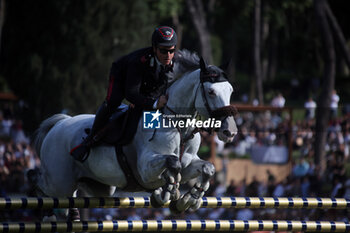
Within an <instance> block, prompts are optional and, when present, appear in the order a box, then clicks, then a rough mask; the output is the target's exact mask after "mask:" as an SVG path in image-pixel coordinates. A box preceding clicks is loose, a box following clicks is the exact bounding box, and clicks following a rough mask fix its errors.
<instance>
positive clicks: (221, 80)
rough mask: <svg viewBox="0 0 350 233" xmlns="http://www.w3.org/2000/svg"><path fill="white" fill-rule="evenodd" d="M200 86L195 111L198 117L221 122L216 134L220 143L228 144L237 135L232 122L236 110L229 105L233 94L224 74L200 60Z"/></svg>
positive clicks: (217, 68) (233, 121)
mask: <svg viewBox="0 0 350 233" xmlns="http://www.w3.org/2000/svg"><path fill="white" fill-rule="evenodd" d="M199 85H200V86H199V87H198V91H197V96H196V101H195V105H196V109H197V111H198V112H199V114H200V115H203V116H206V117H209V118H215V119H217V120H221V128H220V129H219V130H218V132H217V134H218V137H219V139H220V140H221V141H224V142H230V141H232V140H233V138H234V136H235V135H236V134H237V126H236V122H235V120H234V117H233V116H234V114H235V112H236V109H235V108H234V107H233V106H231V105H230V98H231V94H232V92H233V88H232V86H231V84H230V83H229V82H228V80H227V75H226V74H225V72H224V71H223V70H222V69H220V68H219V67H216V66H208V65H207V64H206V63H205V62H204V60H203V59H202V58H201V59H200V84H199Z"/></svg>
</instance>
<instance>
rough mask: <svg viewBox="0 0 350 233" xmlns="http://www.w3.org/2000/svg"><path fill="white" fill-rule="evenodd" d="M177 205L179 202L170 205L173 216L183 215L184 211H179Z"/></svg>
mask: <svg viewBox="0 0 350 233" xmlns="http://www.w3.org/2000/svg"><path fill="white" fill-rule="evenodd" d="M176 204H177V201H171V202H170V204H169V209H170V211H171V213H172V214H181V213H182V212H183V211H181V210H179V209H178V208H177V206H176Z"/></svg>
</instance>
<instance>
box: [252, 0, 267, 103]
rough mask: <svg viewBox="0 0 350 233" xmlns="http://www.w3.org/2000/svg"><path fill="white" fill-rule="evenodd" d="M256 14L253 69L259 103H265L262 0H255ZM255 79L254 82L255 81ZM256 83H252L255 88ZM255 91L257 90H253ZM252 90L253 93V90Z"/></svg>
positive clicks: (254, 17) (254, 15)
mask: <svg viewBox="0 0 350 233" xmlns="http://www.w3.org/2000/svg"><path fill="white" fill-rule="evenodd" d="M254 2H255V5H254V14H253V19H254V20H253V21H254V23H253V70H254V81H255V83H256V91H257V94H258V100H259V104H260V105H263V104H264V93H263V86H262V85H263V84H262V69H261V57H260V51H261V45H260V44H261V34H260V33H261V0H254ZM254 81H253V82H254ZM254 86H255V85H252V88H254ZM253 91H255V90H253ZM253 91H251V93H252V92H253Z"/></svg>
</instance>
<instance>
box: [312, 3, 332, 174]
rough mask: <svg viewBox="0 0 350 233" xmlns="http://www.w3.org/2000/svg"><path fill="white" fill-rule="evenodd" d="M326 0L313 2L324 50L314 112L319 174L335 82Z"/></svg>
mask: <svg viewBox="0 0 350 233" xmlns="http://www.w3.org/2000/svg"><path fill="white" fill-rule="evenodd" d="M326 4H327V2H326V0H314V6H315V14H316V19H317V22H318V25H319V30H320V34H321V38H322V42H323V50H324V75H323V84H322V90H321V94H320V96H319V99H318V103H317V106H318V107H317V110H316V135H315V143H314V148H315V164H316V165H318V166H320V168H321V172H323V171H324V170H325V169H326V158H325V156H326V154H325V150H324V148H325V145H326V138H327V131H326V129H327V126H328V120H329V117H330V109H329V106H330V103H331V93H332V90H333V89H334V82H335V50H334V41H333V37H332V32H331V28H330V25H329V22H328V21H327V15H326V7H327V5H326Z"/></svg>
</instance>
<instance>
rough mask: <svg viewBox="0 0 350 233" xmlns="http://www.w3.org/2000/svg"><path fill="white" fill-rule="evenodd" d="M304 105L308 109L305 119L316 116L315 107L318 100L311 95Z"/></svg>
mask: <svg viewBox="0 0 350 233" xmlns="http://www.w3.org/2000/svg"><path fill="white" fill-rule="evenodd" d="M304 107H305V109H306V112H305V119H306V120H310V119H313V118H315V109H316V107H317V104H316V102H315V101H314V100H313V99H312V97H310V98H309V99H308V100H307V101H306V102H305V104H304Z"/></svg>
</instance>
